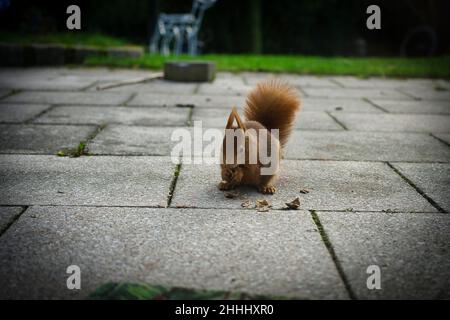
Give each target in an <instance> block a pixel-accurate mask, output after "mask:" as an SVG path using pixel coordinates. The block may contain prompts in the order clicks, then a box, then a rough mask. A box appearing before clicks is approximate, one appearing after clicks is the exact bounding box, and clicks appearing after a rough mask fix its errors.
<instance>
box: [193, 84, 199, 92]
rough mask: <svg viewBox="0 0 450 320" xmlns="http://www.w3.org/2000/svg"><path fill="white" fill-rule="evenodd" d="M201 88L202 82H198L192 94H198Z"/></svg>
mask: <svg viewBox="0 0 450 320" xmlns="http://www.w3.org/2000/svg"><path fill="white" fill-rule="evenodd" d="M199 90H200V83H198V84H197V85H196V86H195V88H194V91H193V92H192V94H197V93H198V91H199Z"/></svg>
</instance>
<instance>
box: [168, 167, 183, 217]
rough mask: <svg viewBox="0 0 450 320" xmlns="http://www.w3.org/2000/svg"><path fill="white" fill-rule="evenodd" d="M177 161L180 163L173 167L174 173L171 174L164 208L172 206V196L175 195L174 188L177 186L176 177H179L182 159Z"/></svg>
mask: <svg viewBox="0 0 450 320" xmlns="http://www.w3.org/2000/svg"><path fill="white" fill-rule="evenodd" d="M179 161H180V163H178V164H177V165H176V166H175V171H174V173H173V177H172V181H171V182H170V187H169V194H168V195H167V204H166V208H169V207H170V205H171V204H172V198H173V194H174V193H175V188H176V186H177V181H178V177H179V176H180V172H181V162H182V159H181V158H180V159H179Z"/></svg>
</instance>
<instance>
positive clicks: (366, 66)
mask: <svg viewBox="0 0 450 320" xmlns="http://www.w3.org/2000/svg"><path fill="white" fill-rule="evenodd" d="M168 60H185V61H189V60H210V61H215V62H216V64H217V69H218V70H220V71H232V72H238V71H267V72H275V73H277V72H287V73H297V74H314V75H355V76H359V77H369V76H385V77H441V78H442V77H443V78H449V77H450V56H445V57H435V58H344V57H315V56H287V55H221V54H212V55H202V56H199V57H190V56H179V57H175V56H171V57H164V56H160V55H150V54H146V55H144V56H142V57H140V58H120V57H90V58H88V60H87V61H86V64H87V65H90V66H109V67H124V68H130V67H133V68H148V69H161V68H162V67H163V65H164V62H165V61H168Z"/></svg>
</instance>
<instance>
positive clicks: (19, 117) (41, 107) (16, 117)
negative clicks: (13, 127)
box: [0, 103, 50, 122]
mask: <svg viewBox="0 0 450 320" xmlns="http://www.w3.org/2000/svg"><path fill="white" fill-rule="evenodd" d="M49 107H50V105H48V104H47V105H46V104H14V103H0V122H24V121H28V120H31V119H33V118H34V117H36V116H37V115H39V114H40V113H42V112H43V111H45V110H47V109H48V108H49Z"/></svg>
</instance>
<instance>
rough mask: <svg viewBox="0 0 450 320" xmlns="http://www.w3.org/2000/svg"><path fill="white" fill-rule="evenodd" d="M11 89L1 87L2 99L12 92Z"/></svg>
mask: <svg viewBox="0 0 450 320" xmlns="http://www.w3.org/2000/svg"><path fill="white" fill-rule="evenodd" d="M10 92H11V90H9V89H0V99H1V98H3V97H5V96H7V95H8V94H10Z"/></svg>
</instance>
